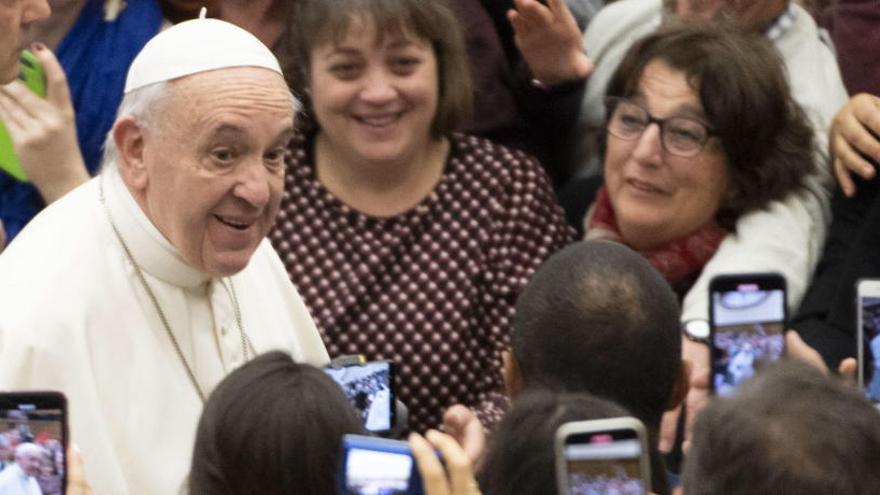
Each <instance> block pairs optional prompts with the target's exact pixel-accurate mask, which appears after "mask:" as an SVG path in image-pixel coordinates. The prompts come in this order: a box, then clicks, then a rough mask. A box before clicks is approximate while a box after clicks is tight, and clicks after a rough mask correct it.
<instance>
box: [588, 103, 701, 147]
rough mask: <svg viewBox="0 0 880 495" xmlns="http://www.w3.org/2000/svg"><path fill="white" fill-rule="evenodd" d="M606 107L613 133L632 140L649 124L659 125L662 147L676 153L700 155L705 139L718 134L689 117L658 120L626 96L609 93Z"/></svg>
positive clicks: (611, 132)
mask: <svg viewBox="0 0 880 495" xmlns="http://www.w3.org/2000/svg"><path fill="white" fill-rule="evenodd" d="M605 109H606V111H607V112H608V113H607V115H608V121H607V124H606V126H605V128H606V129H607V130H608V132H609V133H610V134H611V135H612V136H614V137H618V138H620V139H625V140H627V141H633V140H635V139H638V138H639V137H641V135H642V133H643V132H645V129H647V128H648V126H649V125H651V124H657V125H658V126H659V127H660V141H661V142H662V143H663V149H665V150H666V151H668V152H670V153H672V154H673V155H676V156H682V157H691V156H695V155H697V154H698V153H699V152H700V151H701V150H702V149H703V147H704V146H706V141H708V140H709V138H710V137H712V136H715V135H716V132H715V130H714V129H711V128H709V127H707V126H706V124H703V123H702V122H700V121H698V120H694V119H691V118H688V117H669V118H666V119H658V118H656V117H654V116H652V115H651V114H650V113H648V111H647V110H645V108H644V107H642V106H641V105H639V104H638V103H635V102H633V101H631V100H629V99H627V98H619V97H616V96H609V97H607V98H605Z"/></svg>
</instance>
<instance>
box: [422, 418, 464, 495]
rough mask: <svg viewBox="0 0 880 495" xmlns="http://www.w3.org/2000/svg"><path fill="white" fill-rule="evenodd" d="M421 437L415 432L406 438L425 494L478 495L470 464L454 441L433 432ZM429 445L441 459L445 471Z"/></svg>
mask: <svg viewBox="0 0 880 495" xmlns="http://www.w3.org/2000/svg"><path fill="white" fill-rule="evenodd" d="M425 437H427V441H426V440H425V438H423V437H422V436H421V435H419V434H418V433H413V434H411V435H410V436H409V445H410V447H411V448H412V451H413V457H415V459H416V464H418V466H419V474H421V475H422V484H423V485H424V491H425V495H479V494H480V488H479V486H477V481H476V480H475V479H474V475H473V470H472V468H471V461H470V459H468V456H467V454H465V453H464V451H463V450H461V447H459V446H458V443H456V441H455V439H454V438H452V437H451V436H449V435H446V434H444V433H440V432H439V431H435V430H429V431H428V432H427V433H426V434H425ZM428 442H431V443H430V444H429V443H428ZM432 446H433V447H434V448H437V449H438V450H439V451H440V455H442V456H443V462H445V463H446V469H445V470H444V468H443V465H442V464H440V460H439V459H437V455H436V454H434V448H432Z"/></svg>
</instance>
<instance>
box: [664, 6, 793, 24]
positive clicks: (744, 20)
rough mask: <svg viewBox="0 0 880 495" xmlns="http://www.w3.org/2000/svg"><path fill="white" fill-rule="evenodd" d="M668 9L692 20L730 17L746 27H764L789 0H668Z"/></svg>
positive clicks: (778, 13)
mask: <svg viewBox="0 0 880 495" xmlns="http://www.w3.org/2000/svg"><path fill="white" fill-rule="evenodd" d="M666 4H667V9H668V10H669V11H670V12H672V13H674V14H675V15H677V16H679V17H681V18H683V19H686V20H690V21H700V20H714V19H723V18H729V19H732V20H734V21H736V23H737V24H738V25H739V26H742V27H743V28H744V29H763V28H765V27H766V26H767V24H768V23H769V22H771V21H772V20H773V19H775V18H776V17H778V16H779V15H780V14H781V13H782V12H783V10H785V7H786V6H787V5H788V4H789V0H666Z"/></svg>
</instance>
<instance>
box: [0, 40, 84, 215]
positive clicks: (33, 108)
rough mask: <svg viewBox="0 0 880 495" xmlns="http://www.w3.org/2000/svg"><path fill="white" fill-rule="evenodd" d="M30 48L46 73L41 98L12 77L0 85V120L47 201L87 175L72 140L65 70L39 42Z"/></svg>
mask: <svg viewBox="0 0 880 495" xmlns="http://www.w3.org/2000/svg"><path fill="white" fill-rule="evenodd" d="M33 51H34V55H36V57H37V59H39V61H40V63H41V64H42V66H43V69H44V70H45V73H46V99H45V100H44V99H42V98H40V97H38V96H37V95H35V94H33V93H32V92H31V91H30V90H29V89H28V88H27V87H26V86H25V85H24V84H23V83H22V82H21V81H17V80H16V81H13V82H11V83H9V84H7V85H6V86H3V87H0V120H2V121H3V123H4V125H5V126H6V130H7V131H9V136H10V137H11V138H12V142H13V144H14V146H15V152H16V154H17V155H18V157H19V159H20V160H21V167H22V169H23V170H24V172H25V174H27V176H28V179H30V180H31V182H33V184H34V185H35V186H36V187H37V189H38V190H39V191H40V194H41V195H42V196H43V199H44V200H45V201H46V204H48V203H51V202H53V201H55V200H56V199H58V198H60V197H61V196H63V195H65V194H66V193H67V192H68V191H70V190H71V189H73V188H74V187H76V186H78V185H80V184H82V183H83V182H85V181H87V180H88V178H89V174H88V172H87V171H86V167H85V163H84V162H83V158H82V153H80V150H79V144H78V141H77V139H76V119H75V115H74V112H73V105H72V104H71V102H70V92H69V91H68V89H67V78H66V77H65V75H64V70H63V69H62V68H61V65H59V64H58V60H57V59H56V58H55V56H54V55H53V54H52V52H51V51H49V49H48V48H46V47H45V46H43V45H42V44H36V45H34V47H33Z"/></svg>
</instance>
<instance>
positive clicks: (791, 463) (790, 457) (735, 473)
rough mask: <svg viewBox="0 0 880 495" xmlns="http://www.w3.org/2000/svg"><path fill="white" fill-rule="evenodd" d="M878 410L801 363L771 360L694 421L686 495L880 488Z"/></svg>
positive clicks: (854, 492)
mask: <svg viewBox="0 0 880 495" xmlns="http://www.w3.org/2000/svg"><path fill="white" fill-rule="evenodd" d="M878 466H880V413H878V411H877V410H876V409H875V408H874V407H873V406H872V405H871V404H870V403H869V402H868V401H867V400H865V398H864V397H861V396H860V395H859V393H858V391H857V390H855V389H850V388H849V387H846V386H844V385H843V384H842V383H839V382H837V381H836V380H834V379H832V378H830V377H828V376H825V375H823V374H822V373H821V372H819V371H818V370H816V369H814V368H813V367H811V366H809V365H807V364H804V363H800V362H797V361H789V362H782V363H780V364H777V365H774V366H772V367H770V368H768V369H766V370H764V371H763V373H760V374H758V375H757V376H756V377H755V378H754V379H752V380H751V381H749V382H747V383H744V384H743V385H741V386H740V388H739V389H738V390H737V392H736V393H735V394H734V395H733V396H730V397H726V398H717V399H714V400H713V402H711V403H710V404H709V406H708V407H706V408H705V409H704V410H703V411H702V412H701V413H700V414H699V415H698V416H697V418H696V423H695V425H694V431H693V444H692V447H691V449H690V451H689V453H688V456H687V460H686V462H685V467H684V486H685V492H686V493H687V494H688V495H703V494H706V495H708V494H716V493H797V494H799V495H813V494H815V495H820V494H823V495H824V494H828V493H846V494H849V495H860V494H865V495H868V494H876V493H880V470H878V469H877V468H878Z"/></svg>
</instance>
